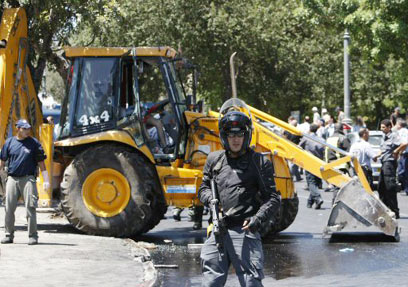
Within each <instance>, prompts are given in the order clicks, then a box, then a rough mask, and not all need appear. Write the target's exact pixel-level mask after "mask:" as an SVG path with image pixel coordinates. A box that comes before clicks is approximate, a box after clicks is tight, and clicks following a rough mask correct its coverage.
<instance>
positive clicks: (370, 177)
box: [362, 166, 374, 190]
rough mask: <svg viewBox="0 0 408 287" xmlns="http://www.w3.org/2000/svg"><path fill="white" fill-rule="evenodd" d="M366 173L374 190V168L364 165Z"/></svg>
mask: <svg viewBox="0 0 408 287" xmlns="http://www.w3.org/2000/svg"><path fill="white" fill-rule="evenodd" d="M362 169H363V172H364V175H365V176H366V178H367V180H368V183H369V184H370V187H371V189H372V190H374V180H373V170H372V169H371V168H369V167H366V166H362Z"/></svg>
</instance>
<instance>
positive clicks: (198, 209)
mask: <svg viewBox="0 0 408 287" xmlns="http://www.w3.org/2000/svg"><path fill="white" fill-rule="evenodd" d="M203 212H204V206H202V205H197V206H195V207H194V225H193V229H194V230H199V229H201V228H202V227H203V224H202V222H203Z"/></svg>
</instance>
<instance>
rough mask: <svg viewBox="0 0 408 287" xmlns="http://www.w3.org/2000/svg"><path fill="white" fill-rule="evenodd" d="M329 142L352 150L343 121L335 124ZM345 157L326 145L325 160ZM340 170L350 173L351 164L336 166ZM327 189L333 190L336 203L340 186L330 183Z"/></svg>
mask: <svg viewBox="0 0 408 287" xmlns="http://www.w3.org/2000/svg"><path fill="white" fill-rule="evenodd" d="M327 143H328V144H330V145H332V146H334V147H337V148H339V149H341V150H343V151H345V152H348V151H349V150H350V146H351V142H350V140H349V139H348V138H347V137H346V136H345V135H344V130H343V124H342V123H336V124H334V133H333V135H332V136H331V137H329V138H328V139H327ZM342 157H344V155H342V154H340V153H338V152H336V151H334V150H332V149H329V148H328V147H326V149H325V161H326V162H332V161H335V160H337V159H340V158H342ZM336 168H337V169H338V170H339V171H340V172H342V173H344V174H347V175H349V165H348V164H347V163H344V164H341V165H338V166H337V167H336ZM325 191H333V200H332V203H334V200H335V198H336V196H337V193H338V191H339V188H338V187H335V186H333V185H331V184H329V185H328V188H327V189H326V190H325Z"/></svg>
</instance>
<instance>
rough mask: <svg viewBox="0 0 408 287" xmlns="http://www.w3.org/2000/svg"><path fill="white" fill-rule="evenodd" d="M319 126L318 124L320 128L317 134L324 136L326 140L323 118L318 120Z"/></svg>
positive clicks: (320, 136)
mask: <svg viewBox="0 0 408 287" xmlns="http://www.w3.org/2000/svg"><path fill="white" fill-rule="evenodd" d="M317 126H318V129H317V132H316V135H317V136H318V137H319V138H322V139H324V140H326V138H327V134H326V129H325V123H324V120H323V119H320V120H318V121H317Z"/></svg>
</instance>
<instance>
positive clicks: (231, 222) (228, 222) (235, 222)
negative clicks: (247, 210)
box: [223, 217, 245, 228]
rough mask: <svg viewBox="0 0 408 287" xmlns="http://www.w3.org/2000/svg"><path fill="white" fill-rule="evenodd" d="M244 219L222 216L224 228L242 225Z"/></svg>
mask: <svg viewBox="0 0 408 287" xmlns="http://www.w3.org/2000/svg"><path fill="white" fill-rule="evenodd" d="M244 221H245V220H244V219H237V218H231V217H224V218H223V223H224V226H225V227H226V228H232V227H237V226H242V225H243V224H244Z"/></svg>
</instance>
